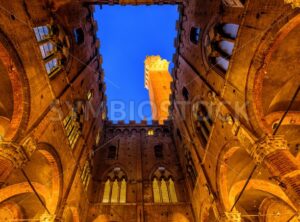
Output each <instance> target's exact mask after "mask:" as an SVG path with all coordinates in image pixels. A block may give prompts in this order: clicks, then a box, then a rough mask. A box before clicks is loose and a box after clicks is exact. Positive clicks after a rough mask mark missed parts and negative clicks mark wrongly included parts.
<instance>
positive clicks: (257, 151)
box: [247, 135, 288, 164]
mask: <svg viewBox="0 0 300 222" xmlns="http://www.w3.org/2000/svg"><path fill="white" fill-rule="evenodd" d="M286 149H288V145H287V141H286V140H285V139H284V137H283V136H281V135H276V136H272V135H268V136H265V137H263V138H261V139H260V140H258V141H257V142H256V143H255V144H254V145H253V146H249V147H248V149H247V151H248V153H249V154H250V155H251V157H252V158H253V159H254V160H255V161H256V162H257V163H258V164H260V163H262V162H263V160H264V159H265V157H266V156H268V155H270V154H271V153H274V152H276V151H277V150H286Z"/></svg>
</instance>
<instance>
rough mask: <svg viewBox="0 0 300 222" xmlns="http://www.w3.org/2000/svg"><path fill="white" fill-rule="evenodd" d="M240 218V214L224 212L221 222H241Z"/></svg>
mask: <svg viewBox="0 0 300 222" xmlns="http://www.w3.org/2000/svg"><path fill="white" fill-rule="evenodd" d="M241 221H242V216H241V213H240V212H238V211H233V212H224V216H223V220H222V222H241Z"/></svg>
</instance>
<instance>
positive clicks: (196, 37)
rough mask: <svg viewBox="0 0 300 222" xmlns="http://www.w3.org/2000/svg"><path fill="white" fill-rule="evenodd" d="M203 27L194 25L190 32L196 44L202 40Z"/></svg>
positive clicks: (192, 40) (191, 38)
mask: <svg viewBox="0 0 300 222" xmlns="http://www.w3.org/2000/svg"><path fill="white" fill-rule="evenodd" d="M200 35H201V29H200V28H198V27H192V28H191V32H190V40H191V42H192V43H194V44H198V43H199V42H200Z"/></svg>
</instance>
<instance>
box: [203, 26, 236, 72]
mask: <svg viewBox="0 0 300 222" xmlns="http://www.w3.org/2000/svg"><path fill="white" fill-rule="evenodd" d="M238 29H239V25H237V24H232V23H219V24H216V25H215V26H214V28H213V29H212V30H211V31H210V32H209V34H208V35H207V36H206V37H205V51H206V55H207V58H208V62H209V63H210V64H211V65H212V68H214V69H215V70H216V71H217V72H218V73H220V74H222V75H225V74H226V72H227V70H228V67H229V62H230V59H231V56H232V54H233V49H234V44H235V40H236V38H237V33H238Z"/></svg>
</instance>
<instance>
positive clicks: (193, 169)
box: [185, 150, 198, 187]
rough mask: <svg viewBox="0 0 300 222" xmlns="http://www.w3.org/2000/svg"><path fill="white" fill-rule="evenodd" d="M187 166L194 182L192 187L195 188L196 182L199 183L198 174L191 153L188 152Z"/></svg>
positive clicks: (186, 155)
mask: <svg viewBox="0 0 300 222" xmlns="http://www.w3.org/2000/svg"><path fill="white" fill-rule="evenodd" d="M185 165H186V171H187V173H188V175H189V178H190V180H191V182H192V186H193V187H195V185H196V182H197V177H198V172H197V170H196V167H195V165H194V161H193V158H192V155H191V152H190V151H187V150H186V151H185Z"/></svg>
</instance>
